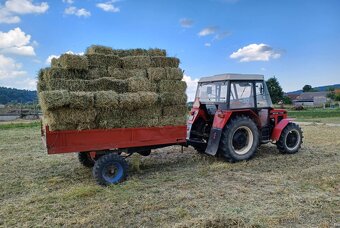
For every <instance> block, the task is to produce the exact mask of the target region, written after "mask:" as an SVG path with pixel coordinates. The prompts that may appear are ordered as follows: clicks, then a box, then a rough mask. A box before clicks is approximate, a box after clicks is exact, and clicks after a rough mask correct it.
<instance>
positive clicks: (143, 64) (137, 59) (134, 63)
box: [122, 56, 151, 69]
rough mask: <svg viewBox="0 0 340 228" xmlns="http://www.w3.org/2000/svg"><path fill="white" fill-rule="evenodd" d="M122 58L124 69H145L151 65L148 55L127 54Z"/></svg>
mask: <svg viewBox="0 0 340 228" xmlns="http://www.w3.org/2000/svg"><path fill="white" fill-rule="evenodd" d="M122 60H123V68H124V69H146V68H149V67H150V65H151V59H150V57H149V56H127V57H123V58H122Z"/></svg>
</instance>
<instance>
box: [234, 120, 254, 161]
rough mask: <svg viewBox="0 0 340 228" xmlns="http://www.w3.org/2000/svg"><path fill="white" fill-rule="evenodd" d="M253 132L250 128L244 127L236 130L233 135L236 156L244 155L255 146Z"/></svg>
mask: <svg viewBox="0 0 340 228" xmlns="http://www.w3.org/2000/svg"><path fill="white" fill-rule="evenodd" d="M253 142H254V137H253V132H252V131H251V130H250V128H249V127H246V126H242V127H239V128H237V129H236V131H235V132H234V135H233V141H232V146H233V149H234V151H235V153H236V154H239V155H243V154H246V153H248V152H249V150H250V148H251V147H252V146H253Z"/></svg>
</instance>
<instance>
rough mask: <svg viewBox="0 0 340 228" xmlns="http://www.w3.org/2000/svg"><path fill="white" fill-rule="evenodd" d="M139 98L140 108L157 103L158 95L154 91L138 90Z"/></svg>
mask: <svg viewBox="0 0 340 228" xmlns="http://www.w3.org/2000/svg"><path fill="white" fill-rule="evenodd" d="M138 95H139V99H140V106H139V107H140V108H143V109H145V108H148V107H151V106H154V105H156V104H157V102H158V100H159V96H158V94H157V93H154V92H138Z"/></svg>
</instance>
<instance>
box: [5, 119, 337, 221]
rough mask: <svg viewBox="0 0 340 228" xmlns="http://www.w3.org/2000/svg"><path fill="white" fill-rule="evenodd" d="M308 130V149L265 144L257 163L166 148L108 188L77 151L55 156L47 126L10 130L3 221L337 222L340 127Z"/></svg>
mask: <svg viewBox="0 0 340 228" xmlns="http://www.w3.org/2000/svg"><path fill="white" fill-rule="evenodd" d="M303 130H304V133H305V142H304V144H303V148H302V149H301V151H300V152H299V153H298V154H295V155H282V154H279V153H278V152H277V150H276V148H275V147H274V146H272V145H263V146H261V147H260V149H259V150H258V152H257V154H256V156H255V158H254V159H253V160H250V161H248V162H240V163H234V164H231V163H225V162H223V161H221V160H218V159H216V158H213V157H208V156H204V155H200V154H197V153H196V152H195V151H194V150H193V149H191V148H187V149H185V150H184V152H183V153H181V152H180V148H178V147H169V148H164V149H160V150H156V151H155V152H154V153H152V155H150V156H149V157H145V158H144V157H143V158H142V160H141V165H140V171H138V172H137V171H134V170H131V173H130V177H129V178H128V180H127V181H126V182H124V183H122V184H120V185H115V186H111V187H107V188H102V187H99V186H97V185H96V184H95V182H94V180H93V179H92V175H91V170H90V169H87V168H85V167H82V166H81V165H80V164H79V163H78V162H77V159H76V156H75V154H64V155H47V154H46V151H45V149H44V148H43V147H42V145H41V142H40V136H39V128H37V127H32V128H9V129H6V130H0V139H1V140H0V154H1V157H2V159H1V160H0V199H1V200H0V226H4V227H6V226H8V227H22V226H29V227H36V226H76V227H83V226H96V227H100V226H114V227H140V226H144V227H212V226H214V227H230V226H233V227H277V226H288V227H296V226H301V227H316V226H319V227H329V226H333V225H334V224H335V223H339V222H340V221H339V220H338V218H339V206H340V205H339V195H338V193H339V190H340V185H339V182H340V178H339V170H340V165H339V164H340V156H339V148H340V138H339V137H338V136H339V134H340V128H339V127H326V126H305V127H304V128H303Z"/></svg>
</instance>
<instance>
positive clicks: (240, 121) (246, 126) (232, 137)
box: [219, 116, 259, 162]
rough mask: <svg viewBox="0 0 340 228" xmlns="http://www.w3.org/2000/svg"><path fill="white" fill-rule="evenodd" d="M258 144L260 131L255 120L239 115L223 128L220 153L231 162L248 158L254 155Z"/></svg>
mask: <svg viewBox="0 0 340 228" xmlns="http://www.w3.org/2000/svg"><path fill="white" fill-rule="evenodd" d="M258 145H259V132H258V129H257V126H256V124H255V123H254V121H252V120H251V119H250V118H249V117H247V116H238V117H236V118H234V119H232V120H231V121H230V122H229V123H228V124H227V126H226V127H225V128H224V129H223V132H222V136H221V141H220V145H219V154H220V155H221V156H222V157H223V158H225V159H226V160H227V161H230V162H236V161H242V160H248V159H250V158H251V157H252V156H254V154H255V152H256V149H257V147H258Z"/></svg>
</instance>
